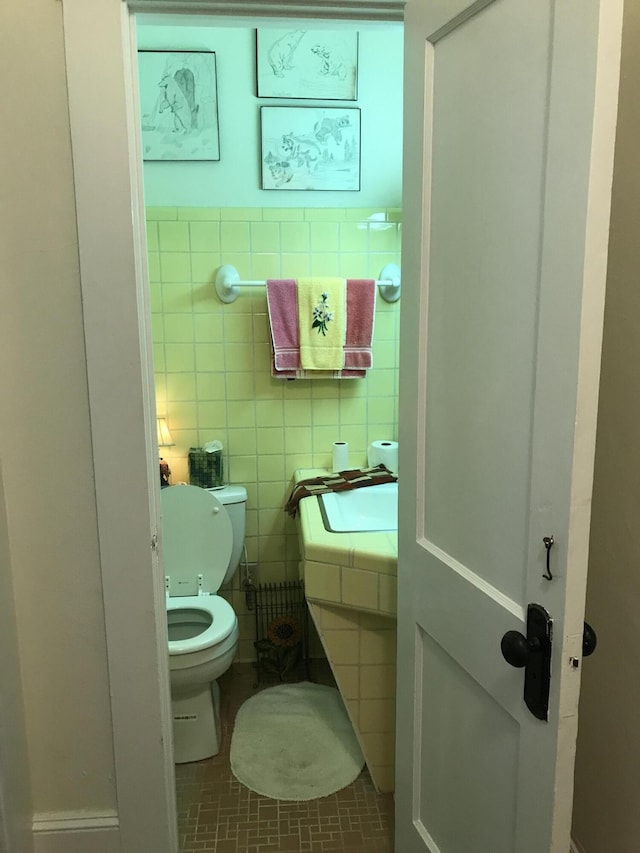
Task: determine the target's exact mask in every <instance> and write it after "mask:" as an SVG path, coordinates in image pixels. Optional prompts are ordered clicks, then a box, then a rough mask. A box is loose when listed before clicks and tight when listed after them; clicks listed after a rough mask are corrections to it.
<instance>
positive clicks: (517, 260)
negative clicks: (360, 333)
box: [396, 0, 622, 853]
mask: <svg viewBox="0 0 640 853" xmlns="http://www.w3.org/2000/svg"><path fill="white" fill-rule="evenodd" d="M600 6H602V8H600ZM621 7H622V3H621V2H619V0H606V2H605V0H603V2H602V3H599V2H598V0H585V2H581V3H580V4H576V3H575V2H573V0H557V1H556V2H553V0H536V2H531V0H477V2H473V3H470V2H468V0H467V1H465V0H409V2H408V6H407V10H406V18H405V31H406V46H405V64H406V77H405V81H406V85H405V116H406V118H405V186H404V200H403V207H404V223H405V224H404V244H403V256H404V261H403V263H404V266H403V275H402V286H403V302H404V305H403V308H402V319H401V322H402V343H401V355H400V364H401V367H400V369H401V375H402V391H401V399H400V423H401V428H400V442H401V448H400V449H401V458H400V531H399V603H398V614H399V615H398V633H399V652H398V654H399V661H398V672H399V680H398V699H397V705H398V737H397V757H396V764H397V783H396V803H397V806H396V808H397V830H396V831H397V836H396V853H416V851H430V853H549V851H553V853H568V850H569V838H570V820H571V800H572V776H573V758H574V751H575V737H576V729H577V702H578V693H579V683H580V674H581V669H582V665H583V662H582V657H583V656H582V632H583V618H584V595H585V583H586V569H587V547H588V533H589V514H590V498H591V480H592V464H593V451H594V441H595V423H596V409H597V388H598V371H599V356H600V341H601V327H602V307H603V299H604V279H605V271H606V251H607V237H608V217H609V191H610V180H611V173H612V160H613V142H614V132H615V115H616V100H617V83H618V63H619V47H620V31H621V13H622V8H621ZM551 537H553V545H552V547H551V548H550V550H548V551H547V547H546V546H545V544H544V541H543V540H544V539H545V538H548V539H551ZM547 553H548V554H549V557H550V563H549V568H550V574H551V576H552V579H551V580H548V579H546V578H545V577H543V575H544V574H545V573H546V570H547V564H546V557H547ZM530 603H536V604H538V605H540V606H541V607H542V608H543V611H542V612H544V611H546V612H548V614H549V617H550V620H551V624H550V627H549V634H550V636H551V663H550V691H549V697H548V702H547V701H546V699H545V696H544V670H545V665H544V655H543V654H542V653H541V652H540V651H534V652H531V653H530V654H529V661H530V662H531V665H530V666H527V668H526V669H527V678H528V689H530V690H531V692H532V695H534V698H535V699H536V700H537V703H538V705H540V704H541V705H542V714H539V715H538V717H536V716H534V714H533V713H532V712H531V711H530V710H529V708H528V707H527V705H526V704H525V702H524V698H523V696H524V683H525V670H523V669H517V668H514V667H513V666H511V665H509V664H508V663H507V662H506V660H505V658H504V657H503V654H502V652H501V639H502V637H503V635H504V634H505V633H506V632H508V631H511V630H515V631H519V632H520V633H521V634H523V635H524V634H525V633H526V631H527V627H526V621H527V607H528V605H529V604H530ZM543 627H544V630H545V631H546V626H543ZM594 627H595V628H596V630H597V626H594ZM543 633H544V631H543ZM545 642H546V641H545V639H544V638H543V647H544V643H545ZM534 661H535V662H538V663H540V662H541V669H540V670H539V671H535V670H534V669H533V662H534ZM588 663H589V662H588V661H586V663H585V665H587V666H588ZM547 671H548V667H547ZM538 710H540V709H539V708H538ZM540 716H541V717H542V719H540V718H539V717H540ZM545 718H546V719H545Z"/></svg>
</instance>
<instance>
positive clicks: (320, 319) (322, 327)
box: [311, 292, 333, 335]
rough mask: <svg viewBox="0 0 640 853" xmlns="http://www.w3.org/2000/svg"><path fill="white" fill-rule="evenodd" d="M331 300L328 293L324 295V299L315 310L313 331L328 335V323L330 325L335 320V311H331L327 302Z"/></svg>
mask: <svg viewBox="0 0 640 853" xmlns="http://www.w3.org/2000/svg"><path fill="white" fill-rule="evenodd" d="M328 298H329V294H328V293H326V292H325V293H323V294H322V299H321V300H320V302H318V304H317V305H316V307H315V308H314V309H313V323H312V324H311V328H312V329H317V330H318V334H321V333H322V334H323V335H326V334H327V323H330V322H331V321H332V320H333V311H329V303H328V302H327V300H328Z"/></svg>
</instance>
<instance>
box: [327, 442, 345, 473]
mask: <svg viewBox="0 0 640 853" xmlns="http://www.w3.org/2000/svg"><path fill="white" fill-rule="evenodd" d="M331 450H332V465H333V467H332V470H333V471H334V472H335V471H346V470H347V468H348V467H349V444H348V443H347V442H346V441H334V442H333V444H332V446H331Z"/></svg>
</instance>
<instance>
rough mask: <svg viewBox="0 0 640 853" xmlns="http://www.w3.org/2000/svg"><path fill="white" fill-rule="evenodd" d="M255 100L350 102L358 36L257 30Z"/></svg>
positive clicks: (355, 88) (353, 97)
mask: <svg viewBox="0 0 640 853" xmlns="http://www.w3.org/2000/svg"><path fill="white" fill-rule="evenodd" d="M256 67H257V77H258V97H259V98H315V99H322V100H338V101H355V100H356V98H357V96H358V34H357V33H353V32H348V31H346V30H344V31H343V30H315V29H313V30H277V29H273V30H272V29H259V30H257V33H256Z"/></svg>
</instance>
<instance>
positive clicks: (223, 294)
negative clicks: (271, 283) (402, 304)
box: [215, 264, 400, 303]
mask: <svg viewBox="0 0 640 853" xmlns="http://www.w3.org/2000/svg"><path fill="white" fill-rule="evenodd" d="M265 284H266V281H241V280H240V275H239V273H238V270H237V269H236V268H235V267H234V266H232V265H231V264H223V266H221V267H218V269H217V270H216V277H215V287H216V293H217V294H218V298H219V299H220V301H221V302H227V303H229V302H235V301H236V299H237V298H238V296H239V295H240V288H241V287H261V286H262V287H264V285H265ZM376 284H377V285H378V289H379V291H380V296H381V297H382V298H383V299H384V301H385V302H397V301H398V299H400V267H399V266H398V265H397V264H387V265H386V266H385V267H384V268H383V269H382V272H381V273H380V278H379V280H378V281H376Z"/></svg>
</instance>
